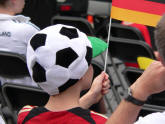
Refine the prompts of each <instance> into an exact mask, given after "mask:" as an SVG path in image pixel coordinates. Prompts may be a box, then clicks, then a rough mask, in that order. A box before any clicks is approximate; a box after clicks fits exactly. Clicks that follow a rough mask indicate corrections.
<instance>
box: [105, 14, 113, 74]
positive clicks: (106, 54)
mask: <svg viewBox="0 0 165 124" xmlns="http://www.w3.org/2000/svg"><path fill="white" fill-rule="evenodd" d="M111 24H112V18H111V16H110V19H109V29H108V39H107V45H108V47H109V42H110V34H111ZM107 58H108V48H107V50H106V53H105V61H104V72H106V69H107Z"/></svg>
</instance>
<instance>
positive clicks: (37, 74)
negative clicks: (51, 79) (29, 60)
mask: <svg viewBox="0 0 165 124" xmlns="http://www.w3.org/2000/svg"><path fill="white" fill-rule="evenodd" d="M32 70H33V79H34V81H35V82H38V83H40V82H45V81H46V73H45V69H44V68H43V67H42V66H41V65H40V64H39V63H37V62H35V64H34V66H33V68H32Z"/></svg>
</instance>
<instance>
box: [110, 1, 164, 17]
mask: <svg viewBox="0 0 165 124" xmlns="http://www.w3.org/2000/svg"><path fill="white" fill-rule="evenodd" d="M112 5H113V6H116V7H119V8H123V9H129V10H134V11H140V12H146V13H150V14H156V15H162V14H164V13H165V4H163V3H157V2H152V1H147V0H113V2H112Z"/></svg>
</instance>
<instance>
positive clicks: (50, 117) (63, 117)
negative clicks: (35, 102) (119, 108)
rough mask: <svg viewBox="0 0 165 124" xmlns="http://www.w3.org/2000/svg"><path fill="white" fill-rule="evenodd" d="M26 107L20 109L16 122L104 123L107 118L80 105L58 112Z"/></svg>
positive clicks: (21, 123) (52, 123) (32, 123)
mask: <svg viewBox="0 0 165 124" xmlns="http://www.w3.org/2000/svg"><path fill="white" fill-rule="evenodd" d="M28 107H29V106H28ZM28 107H27V106H25V107H24V108H23V109H21V111H20V113H19V115H18V124H105V122H106V120H107V118H106V117H103V116H102V115H100V114H98V113H95V112H92V111H89V110H86V109H82V108H80V107H77V108H73V109H70V110H67V111H60V112H52V111H49V110H47V109H46V108H44V107H33V106H30V107H31V108H28Z"/></svg>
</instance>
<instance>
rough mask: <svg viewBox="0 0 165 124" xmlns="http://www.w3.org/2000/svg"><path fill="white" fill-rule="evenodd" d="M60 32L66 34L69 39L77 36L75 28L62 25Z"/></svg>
mask: <svg viewBox="0 0 165 124" xmlns="http://www.w3.org/2000/svg"><path fill="white" fill-rule="evenodd" d="M60 33H61V34H62V35H65V36H67V37H68V38H69V39H73V38H78V32H77V30H76V29H75V28H66V27H62V28H61V30H60Z"/></svg>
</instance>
